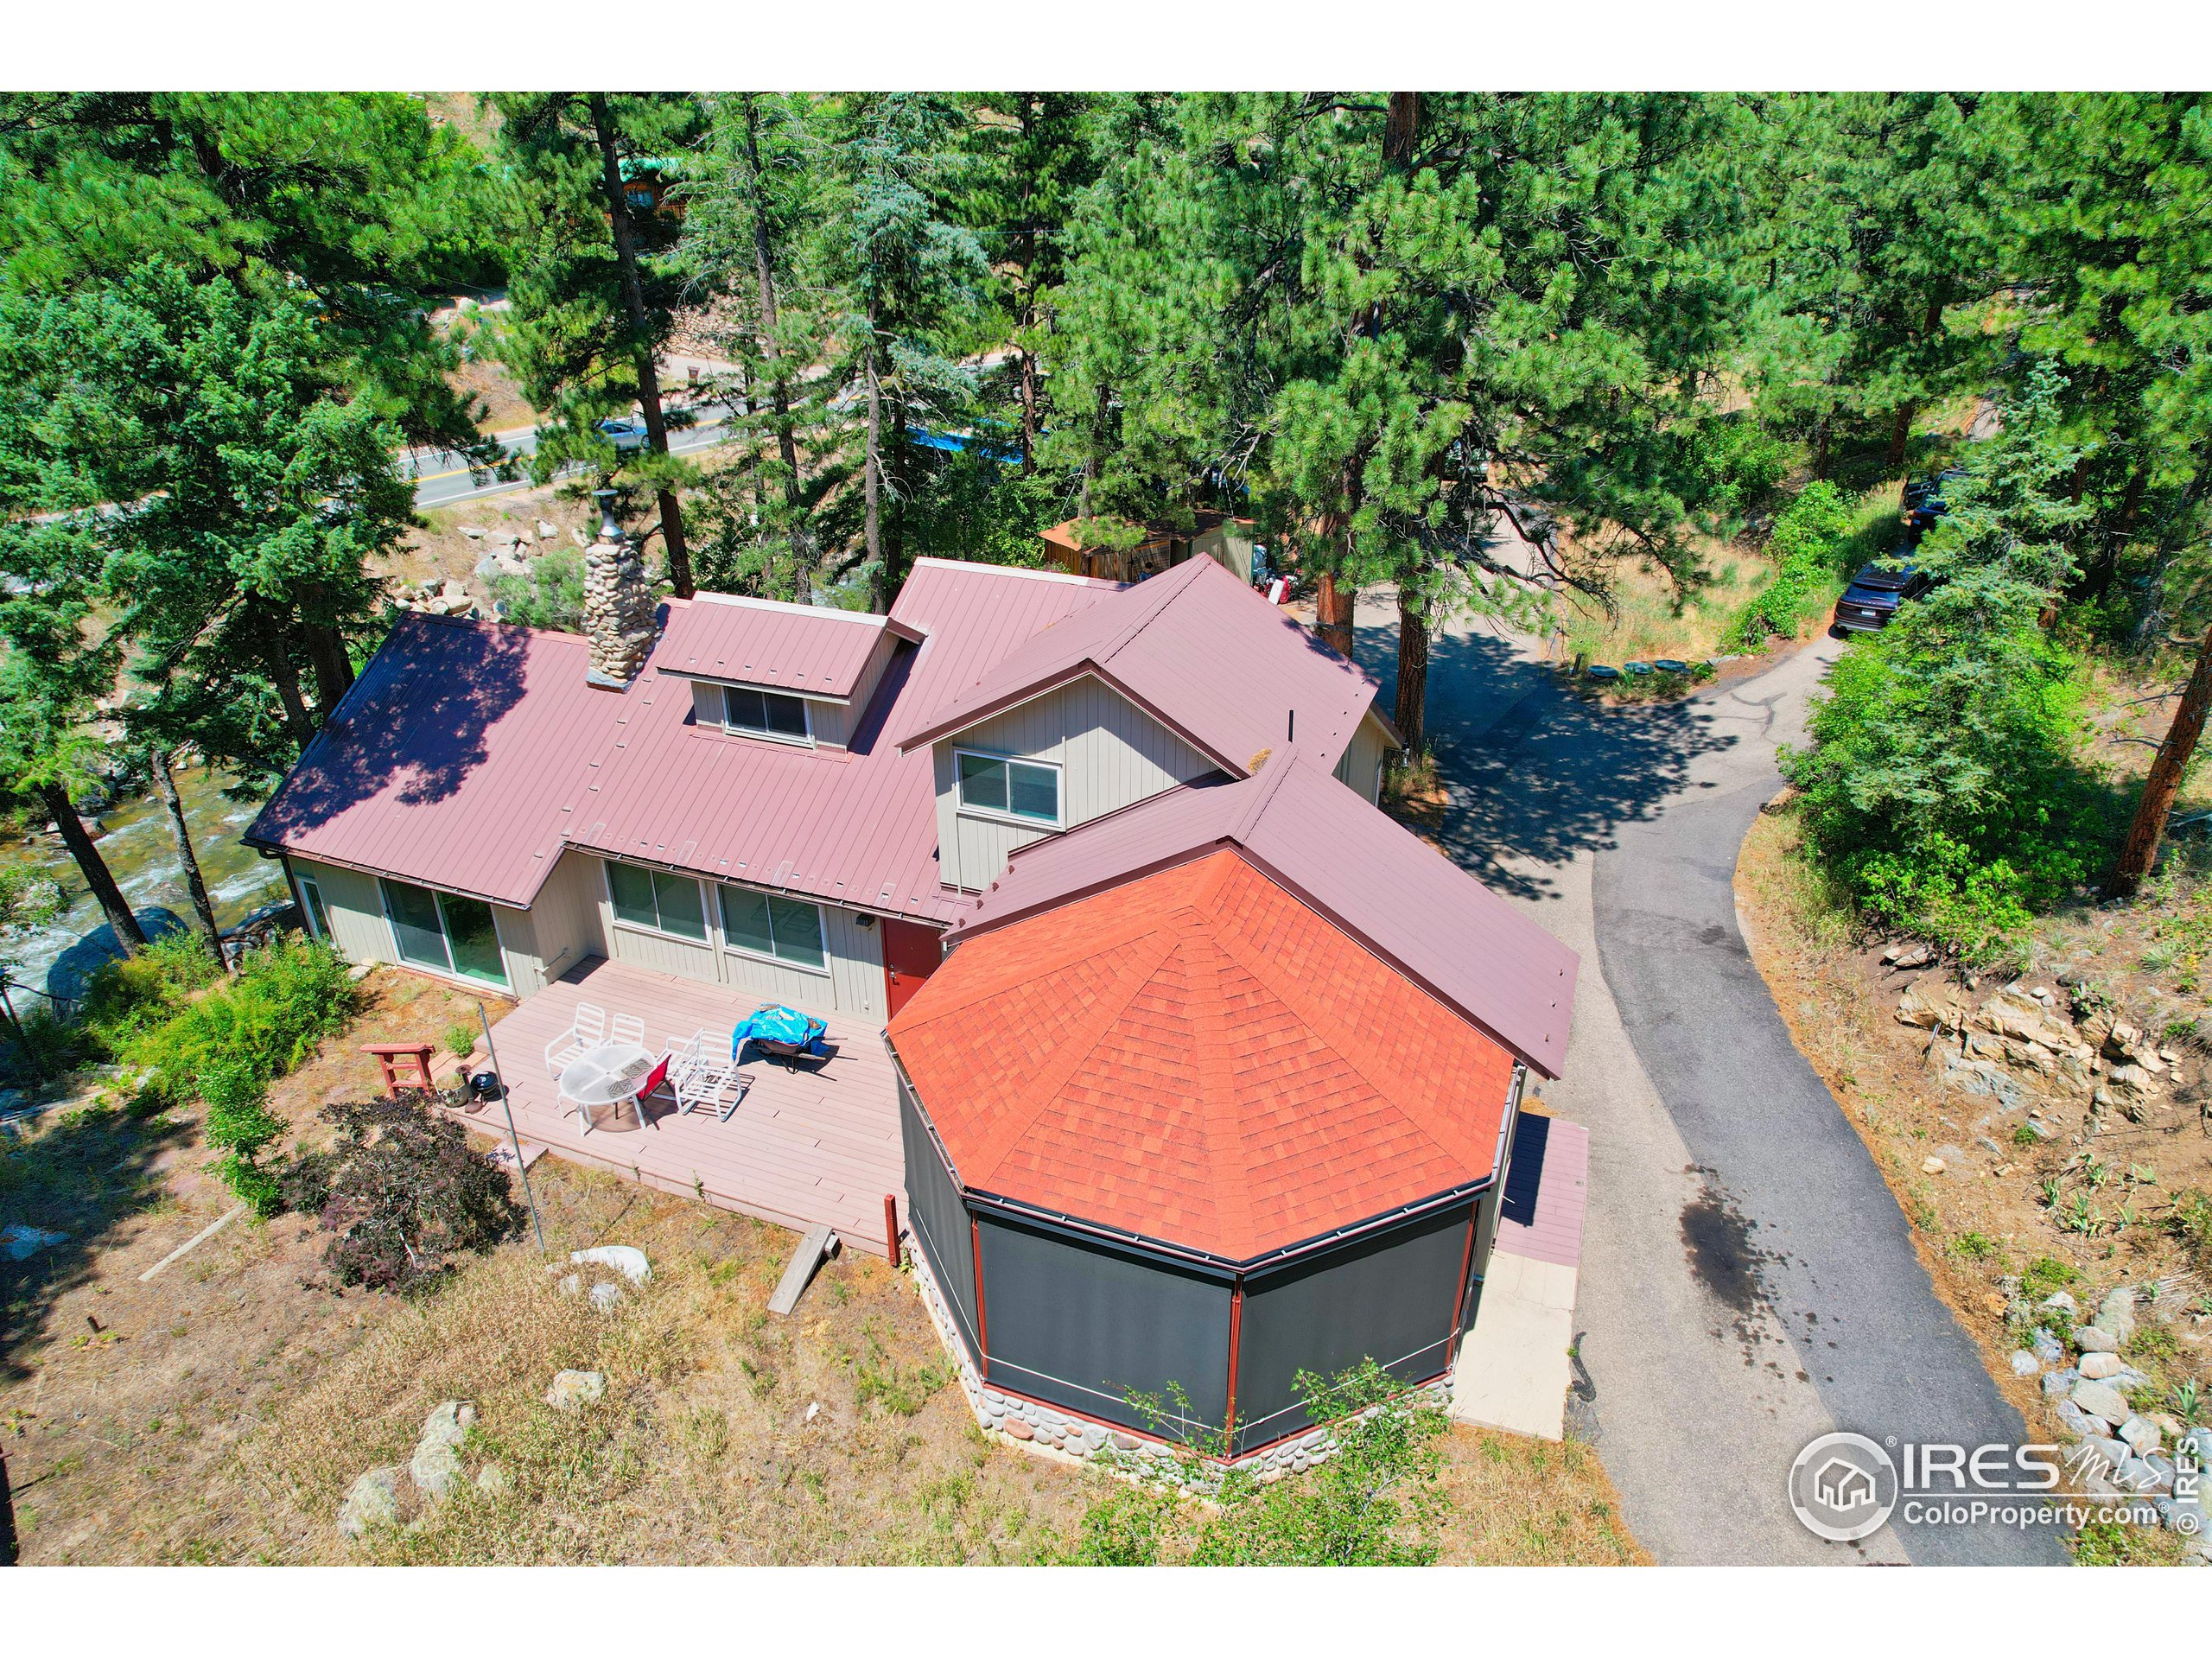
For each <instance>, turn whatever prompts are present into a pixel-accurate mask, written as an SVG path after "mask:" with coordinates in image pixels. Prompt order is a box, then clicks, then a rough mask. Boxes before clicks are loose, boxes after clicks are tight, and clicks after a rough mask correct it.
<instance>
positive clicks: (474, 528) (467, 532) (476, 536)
mask: <svg viewBox="0 0 2212 1659" xmlns="http://www.w3.org/2000/svg"><path fill="white" fill-rule="evenodd" d="M461 534H462V535H464V536H466V537H468V539H469V540H470V541H472V542H480V541H482V540H483V539H484V526H483V525H481V524H463V525H462V526H461Z"/></svg>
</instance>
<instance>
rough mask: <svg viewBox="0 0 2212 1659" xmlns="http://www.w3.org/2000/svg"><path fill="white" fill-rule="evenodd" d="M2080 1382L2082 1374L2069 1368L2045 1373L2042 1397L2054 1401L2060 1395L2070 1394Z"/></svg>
mask: <svg viewBox="0 0 2212 1659" xmlns="http://www.w3.org/2000/svg"><path fill="white" fill-rule="evenodd" d="M2081 1380H2082V1374H2081V1373H2080V1372H2079V1371H2077V1370H2074V1369H2073V1368H2072V1367H2070V1366H2069V1367H2067V1368H2066V1369H2064V1370H2056V1371H2045V1372H2044V1374H2043V1397H2044V1399H2046V1400H2056V1399H2057V1398H2058V1397H2059V1396H2060V1395H2064V1394H2071V1393H2072V1392H2073V1391H2074V1385H2075V1383H2079V1382H2080V1381H2081Z"/></svg>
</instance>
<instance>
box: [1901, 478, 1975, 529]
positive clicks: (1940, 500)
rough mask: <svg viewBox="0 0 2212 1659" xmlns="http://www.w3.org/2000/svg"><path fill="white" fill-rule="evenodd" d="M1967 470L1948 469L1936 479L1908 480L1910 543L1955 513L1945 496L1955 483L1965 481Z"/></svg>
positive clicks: (1906, 511)
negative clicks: (1952, 511)
mask: <svg viewBox="0 0 2212 1659" xmlns="http://www.w3.org/2000/svg"><path fill="white" fill-rule="evenodd" d="M1965 476H1966V469H1965V468H1964V467H1948V468H1946V469H1945V470H1944V471H1942V472H1940V473H1938V474H1936V476H1935V477H1933V478H1913V479H1907V480H1905V486H1904V533H1905V539H1906V540H1907V541H1908V542H1917V541H1919V539H1920V538H1921V537H1923V536H1925V535H1926V534H1927V533H1928V532H1929V531H1930V530H1932V529H1934V528H1935V526H1936V520H1937V519H1938V518H1942V516H1943V515H1944V514H1945V513H1947V512H1949V511H1950V510H1951V504H1950V503H1949V502H1948V500H1946V499H1944V493H1945V491H1946V490H1947V489H1948V487H1949V486H1950V485H1951V483H1952V481H1953V480H1956V479H1961V478H1964V477H1965Z"/></svg>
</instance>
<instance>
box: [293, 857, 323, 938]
mask: <svg viewBox="0 0 2212 1659" xmlns="http://www.w3.org/2000/svg"><path fill="white" fill-rule="evenodd" d="M293 880H296V881H297V882H298V883H299V884H300V907H301V909H302V910H304V911H305V912H307V918H308V932H309V933H311V934H313V935H314V936H315V938H318V939H321V940H323V941H324V942H325V943H326V944H327V943H328V941H329V938H330V912H329V911H328V910H327V909H326V908H324V906H323V902H322V887H321V884H320V883H318V882H317V881H316V880H315V877H313V876H311V875H309V874H308V873H307V872H306V871H304V870H296V871H294V872H293Z"/></svg>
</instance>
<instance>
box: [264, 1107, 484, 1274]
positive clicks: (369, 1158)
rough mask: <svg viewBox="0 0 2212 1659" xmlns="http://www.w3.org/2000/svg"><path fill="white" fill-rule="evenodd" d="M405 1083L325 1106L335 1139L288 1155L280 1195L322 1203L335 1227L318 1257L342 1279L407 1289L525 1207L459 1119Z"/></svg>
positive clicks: (480, 1245)
mask: <svg viewBox="0 0 2212 1659" xmlns="http://www.w3.org/2000/svg"><path fill="white" fill-rule="evenodd" d="M434 1100H435V1096H429V1095H427V1094H424V1093H423V1091H421V1090H407V1091H405V1092H404V1093H402V1094H401V1095H400V1096H398V1097H397V1098H396V1099H391V1100H368V1101H358V1102H353V1103H345V1104H340V1105H335V1106H327V1107H325V1108H324V1109H323V1111H322V1114H321V1116H322V1117H323V1118H324V1119H325V1121H327V1122H331V1123H334V1124H335V1125H336V1126H337V1128H338V1140H337V1143H336V1145H335V1146H334V1147H333V1148H332V1149H331V1150H329V1151H327V1152H318V1153H309V1154H306V1155H305V1156H303V1157H301V1158H299V1159H296V1160H294V1162H293V1164H292V1166H291V1167H290V1168H289V1169H288V1170H287V1171H285V1173H284V1175H283V1195H284V1198H286V1199H287V1200H288V1201H289V1202H290V1203H291V1204H292V1205H295V1206H296V1207H297V1208H299V1209H302V1210H310V1209H311V1210H314V1211H317V1212H319V1215H320V1219H321V1224H322V1225H323V1226H324V1228H326V1229H327V1230H329V1231H330V1232H332V1233H334V1234H335V1235H336V1236H335V1237H334V1238H333V1239H332V1240H331V1242H330V1244H329V1246H328V1247H327V1249H326V1250H325V1251H324V1253H323V1262H324V1264H325V1265H326V1266H327V1267H328V1268H329V1269H330V1272H331V1274H332V1275H333V1276H334V1278H335V1279H337V1281H339V1282H340V1284H346V1285H365V1286H367V1287H370V1288H371V1289H374V1290H396V1291H398V1292H401V1293H402V1294H413V1293H416V1292H419V1291H423V1290H427V1289H429V1288H431V1287H434V1286H435V1285H436V1284H437V1283H438V1282H439V1281H441V1280H442V1279H443V1278H444V1277H445V1276H446V1274H448V1273H449V1272H450V1271H451V1270H452V1266H453V1263H452V1258H453V1257H454V1255H458V1254H460V1253H461V1252H462V1251H466V1250H488V1249H491V1248H492V1247H493V1245H495V1244H497V1243H499V1241H500V1240H502V1239H505V1238H508V1237H511V1236H513V1235H514V1234H515V1233H516V1232H517V1231H518V1230H520V1228H521V1226H522V1222H523V1211H522V1207H521V1206H520V1205H518V1204H516V1203H515V1201H514V1198H513V1196H512V1193H511V1192H509V1190H508V1186H507V1177H506V1173H505V1171H503V1170H501V1169H500V1168H499V1166H498V1165H497V1164H494V1163H493V1161H492V1160H490V1159H489V1158H488V1157H486V1156H485V1155H484V1154H482V1153H480V1152H477V1151H476V1150H474V1148H473V1147H470V1146H469V1144H468V1135H467V1132H466V1131H464V1130H463V1129H462V1128H461V1125H459V1124H458V1123H455V1122H453V1121H452V1120H450V1119H448V1118H445V1117H442V1116H438V1115H437V1113H435V1111H433V1110H432V1109H431V1107H432V1104H433V1103H434Z"/></svg>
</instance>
